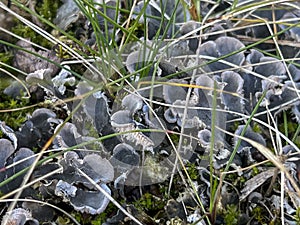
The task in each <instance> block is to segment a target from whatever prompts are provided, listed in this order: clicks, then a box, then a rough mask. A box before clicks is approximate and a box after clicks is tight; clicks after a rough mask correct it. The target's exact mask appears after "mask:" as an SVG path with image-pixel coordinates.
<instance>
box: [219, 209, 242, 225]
mask: <svg viewBox="0 0 300 225" xmlns="http://www.w3.org/2000/svg"><path fill="white" fill-rule="evenodd" d="M223 215H224V221H225V224H232V225H234V224H238V218H239V215H240V211H239V210H238V208H237V206H236V205H227V206H226V210H224V211H223Z"/></svg>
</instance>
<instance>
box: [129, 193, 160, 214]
mask: <svg viewBox="0 0 300 225" xmlns="http://www.w3.org/2000/svg"><path fill="white" fill-rule="evenodd" d="M165 205H166V203H165V202H164V201H163V200H162V199H161V198H159V197H157V196H154V195H152V194H150V193H145V194H144V195H143V196H142V197H141V198H140V199H139V200H137V201H136V202H134V206H135V207H136V208H137V209H142V210H144V211H148V212H149V211H155V212H158V211H159V210H162V209H163V208H164V206H165Z"/></svg>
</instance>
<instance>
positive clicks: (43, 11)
mask: <svg viewBox="0 0 300 225" xmlns="http://www.w3.org/2000/svg"><path fill="white" fill-rule="evenodd" d="M59 5H60V1H59V0H43V1H38V2H37V5H36V8H35V9H36V11H37V13H38V14H39V15H41V16H42V17H43V18H45V19H46V20H49V21H52V20H53V19H54V18H55V16H56V11H57V9H58V7H59Z"/></svg>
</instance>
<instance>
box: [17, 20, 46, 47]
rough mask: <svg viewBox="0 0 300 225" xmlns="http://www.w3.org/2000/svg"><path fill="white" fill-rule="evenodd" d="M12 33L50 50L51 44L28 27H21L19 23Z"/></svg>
mask: <svg viewBox="0 0 300 225" xmlns="http://www.w3.org/2000/svg"><path fill="white" fill-rule="evenodd" d="M12 32H13V33H14V34H16V35H19V36H21V37H24V38H29V39H30V40H31V41H32V42H34V43H38V44H39V45H41V46H43V47H45V48H51V47H52V44H51V43H50V42H49V41H48V40H47V39H46V38H44V37H42V36H41V35H39V34H37V33H36V32H35V31H34V30H32V29H31V28H30V27H28V26H26V25H23V24H21V23H19V24H17V25H16V26H14V27H13V28H12Z"/></svg>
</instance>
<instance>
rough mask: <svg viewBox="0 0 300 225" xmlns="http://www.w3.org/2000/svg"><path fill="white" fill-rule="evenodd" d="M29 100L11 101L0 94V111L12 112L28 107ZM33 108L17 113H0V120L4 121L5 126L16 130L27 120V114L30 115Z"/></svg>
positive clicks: (11, 99)
mask: <svg viewBox="0 0 300 225" xmlns="http://www.w3.org/2000/svg"><path fill="white" fill-rule="evenodd" d="M29 105H30V102H29V99H26V98H20V99H17V100H16V99H13V98H11V97H9V96H7V95H5V94H0V110H12V109H18V108H22V107H25V106H29ZM33 111H34V108H29V109H23V110H18V111H8V112H2V113H0V120H1V121H5V123H6V125H8V126H9V127H11V128H12V129H14V130H17V129H18V128H19V127H20V126H21V125H22V124H23V123H24V122H25V121H26V119H27V114H31V113H32V112H33Z"/></svg>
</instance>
